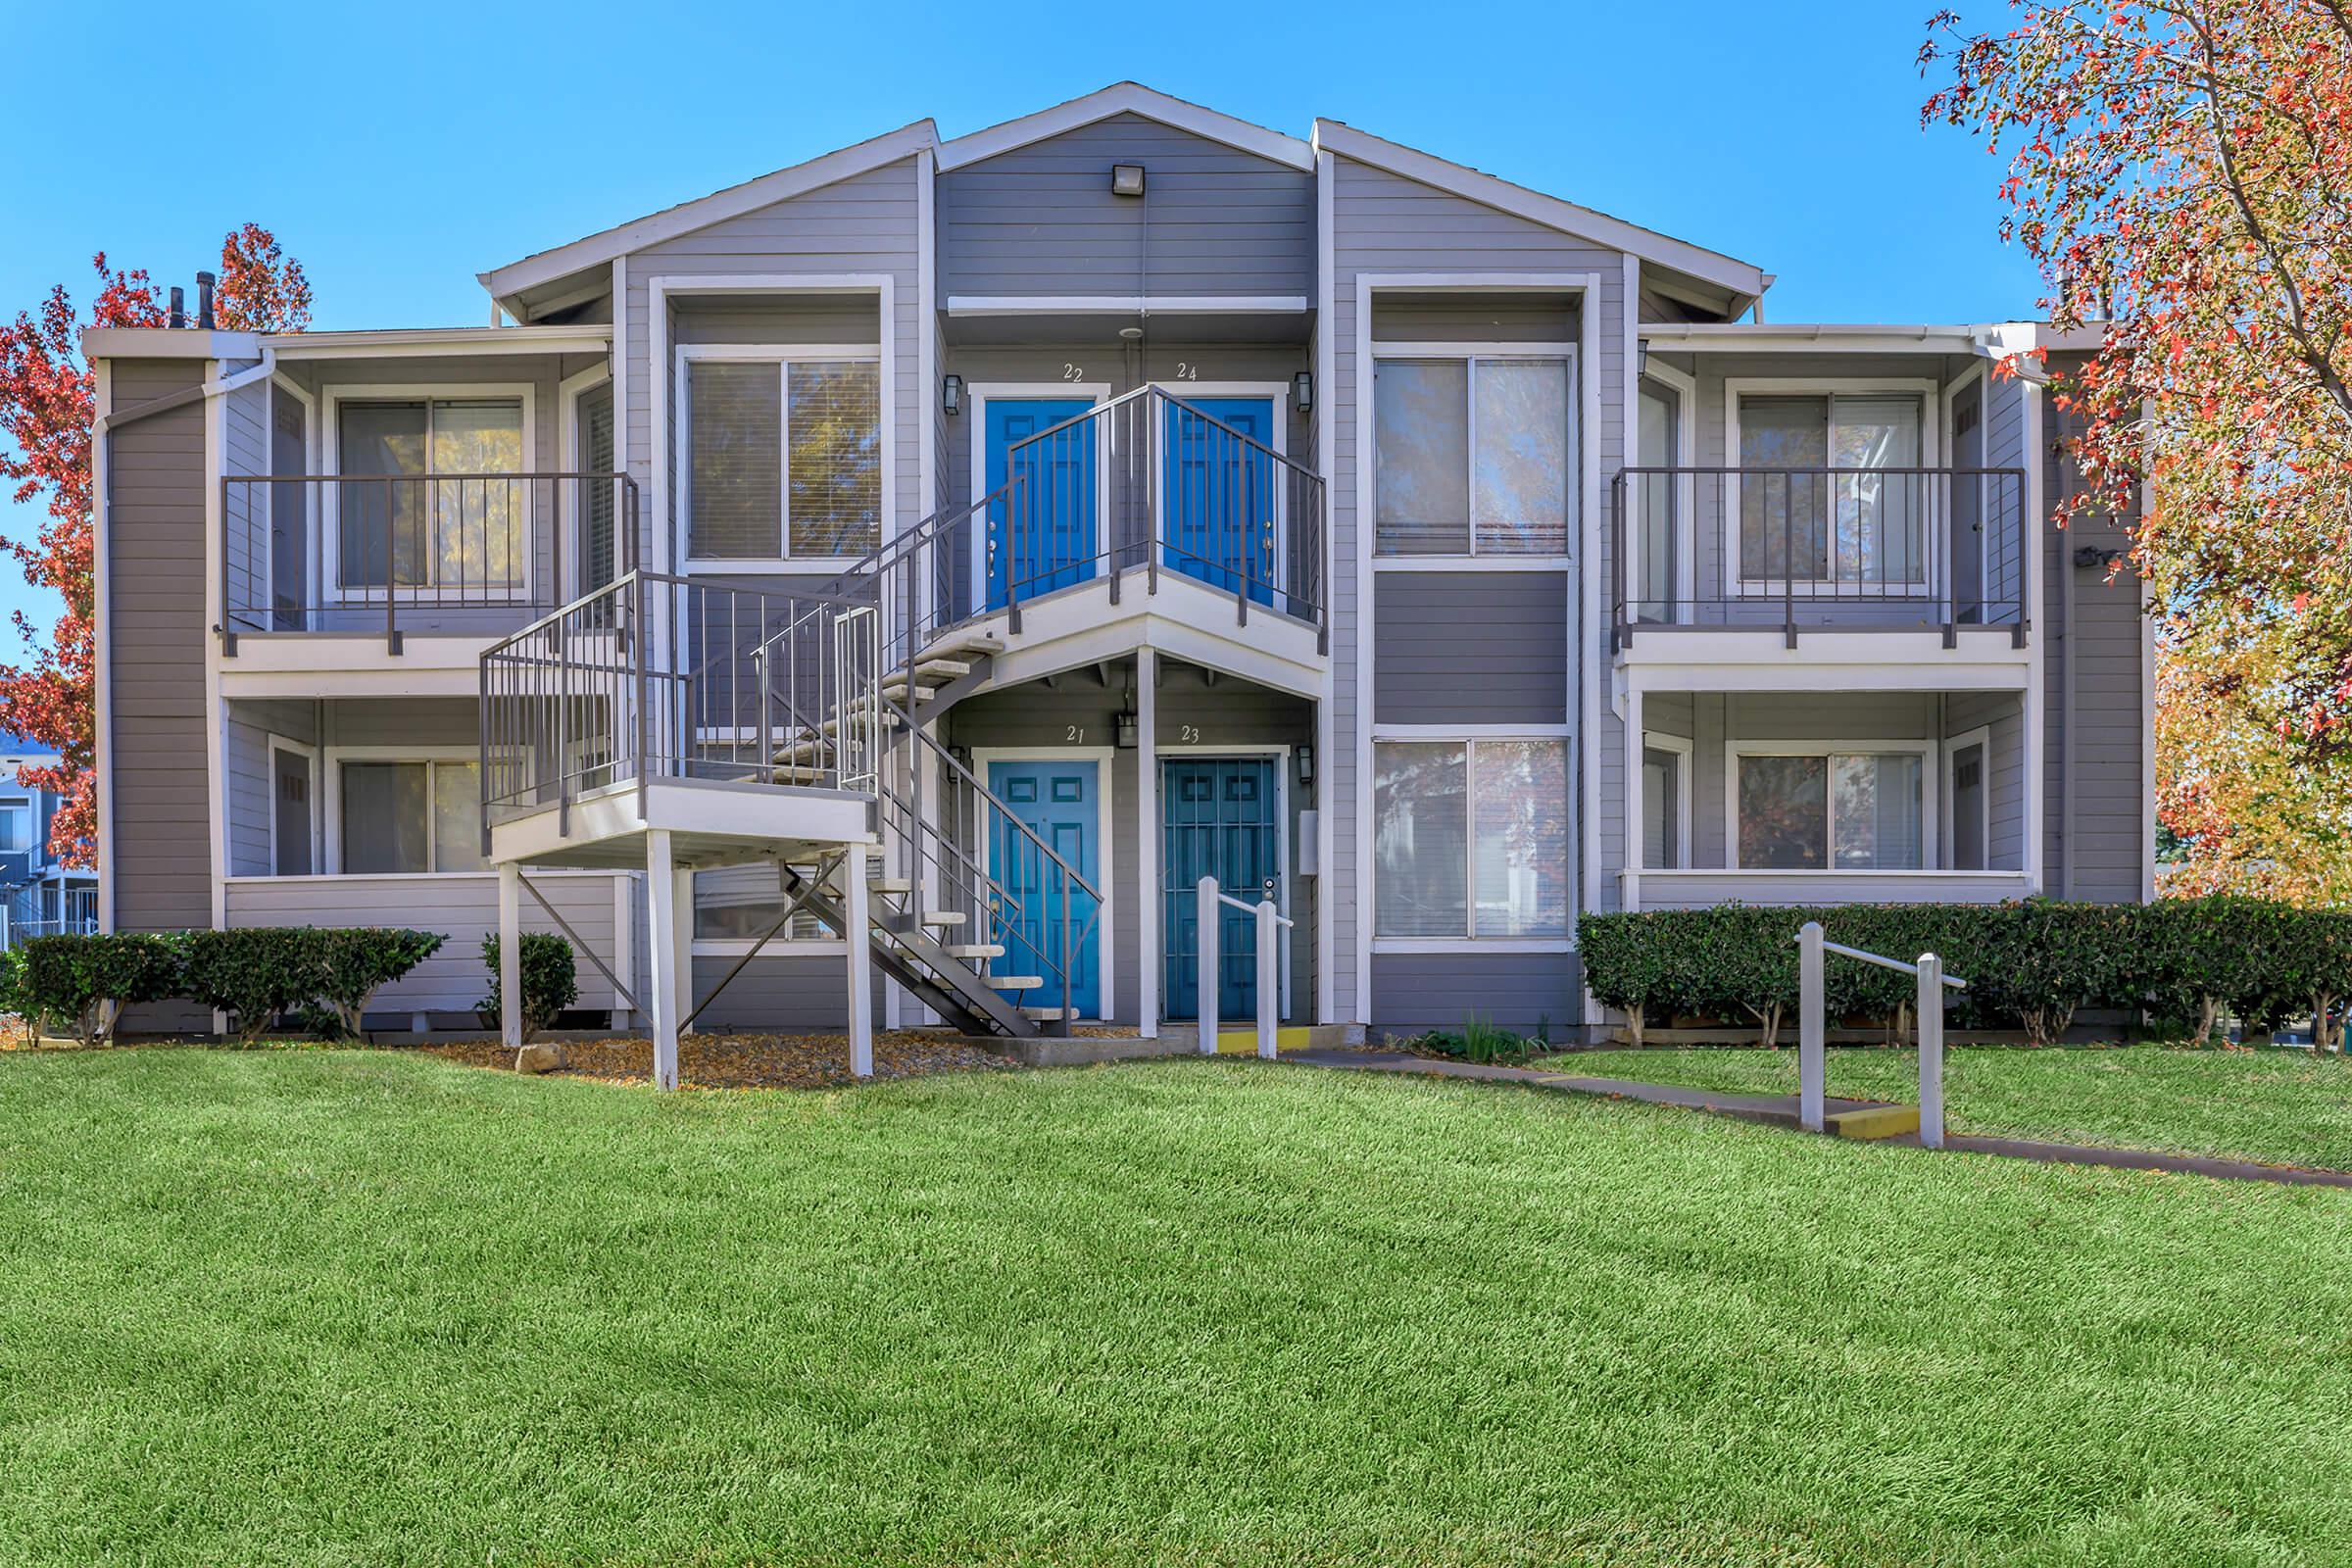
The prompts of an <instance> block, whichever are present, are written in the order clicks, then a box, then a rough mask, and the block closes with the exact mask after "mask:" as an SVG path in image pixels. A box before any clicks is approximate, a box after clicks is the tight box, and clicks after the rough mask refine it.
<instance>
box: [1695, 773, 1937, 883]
mask: <svg viewBox="0 0 2352 1568" xmlns="http://www.w3.org/2000/svg"><path fill="white" fill-rule="evenodd" d="M1936 744H1937V743H1936V742H1935V741H1932V740H1911V739H1902V740H1834V741H1822V740H1800V741H1738V740H1736V741H1732V742H1729V743H1727V744H1726V745H1725V747H1724V749H1723V834H1724V838H1723V850H1724V854H1723V858H1724V861H1725V863H1726V865H1727V866H1728V867H1729V868H1730V869H1732V870H1734V871H1758V872H1765V873H1769V874H1770V875H1773V876H1918V875H1920V874H1922V873H1923V872H1929V871H1936V870H1940V869H1942V867H1941V865H1940V863H1939V862H1940V861H1941V859H1942V842H1941V840H1942V834H1941V832H1940V831H1939V830H1940V828H1941V825H1942V823H1941V818H1940V815H1939V813H1940V811H1941V809H1942V791H1941V790H1940V789H1939V788H1938V779H1937V774H1938V773H1939V772H1940V771H1941V769H1940V768H1939V766H1938V765H1937V762H1936ZM1894 756H1907V757H1917V758H1918V759H1919V760H1920V767H1919V792H1920V802H1919V836H1920V846H1919V864H1918V865H1917V866H1916V867H1914V866H1838V865H1833V864H1830V863H1828V862H1829V860H1830V858H1831V857H1832V856H1833V855H1834V854H1835V853H1836V846H1837V843H1838V792H1837V791H1836V790H1835V789H1830V790H1828V791H1827V792H1826V794H1825V796H1824V799H1823V807H1822V821H1821V825H1822V833H1823V835H1824V836H1823V841H1822V860H1823V862H1824V863H1822V864H1821V865H1819V866H1814V867H1811V868H1806V867H1801V866H1778V865H1742V864H1741V863H1740V760H1742V759H1744V758H1749V757H1819V758H1823V759H1825V760H1826V759H1829V758H1834V757H1894Z"/></svg>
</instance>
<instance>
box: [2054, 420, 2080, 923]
mask: <svg viewBox="0 0 2352 1568" xmlns="http://www.w3.org/2000/svg"><path fill="white" fill-rule="evenodd" d="M2052 412H2053V413H2056V414H2057V416H2058V421H2059V425H2058V435H2057V438H2056V439H2055V440H2053V441H2052V442H2051V446H2050V457H2051V459H2052V461H2053V462H2054V463H2055V465H2056V466H2057V469H2058V478H2059V481H2060V482H2061V483H2062V484H2063V483H2064V482H2065V480H2066V467H2067V460H2066V422H2065V421H2066V416H2065V414H2064V413H2063V412H2060V411H2057V410H2053V411H2052ZM2055 554H2056V556H2057V561H2056V565H2057V568H2058V630H2057V634H2056V636H2055V638H2054V641H2056V643H2057V644H2058V658H2059V661H2060V669H2059V674H2058V735H2057V739H2056V740H2055V742H2054V743H2053V744H2055V745H2056V746H2057V748H2058V897H2060V898H2061V899H2071V898H2073V897H2074V896H2075V644H2074V632H2075V562H2074V552H2073V551H2072V550H2070V549H2068V548H2067V546H2066V543H2065V542H2064V541H2063V540H2061V541H2058V549H2057V551H2056V552H2055Z"/></svg>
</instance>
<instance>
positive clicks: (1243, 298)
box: [948, 294, 1309, 316]
mask: <svg viewBox="0 0 2352 1568" xmlns="http://www.w3.org/2000/svg"><path fill="white" fill-rule="evenodd" d="M1308 303H1309V302H1308V300H1307V297H1306V296H1305V295H1303V294H1232V295H1219V294H951V295H949V296H948V314H949V315H950V316H1223V315H1230V316H1304V315H1305V314H1306V312H1307V309H1308Z"/></svg>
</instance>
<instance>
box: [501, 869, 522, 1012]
mask: <svg viewBox="0 0 2352 1568" xmlns="http://www.w3.org/2000/svg"><path fill="white" fill-rule="evenodd" d="M498 1040H499V1044H500V1045H502V1046H504V1047H505V1048H506V1049H507V1050H509V1051H513V1052H520V1051H521V1050H522V867H521V866H520V865H518V864H516V863H515V861H513V860H501V861H500V862H499V866H498Z"/></svg>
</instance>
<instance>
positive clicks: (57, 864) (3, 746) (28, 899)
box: [0, 732, 98, 948]
mask: <svg viewBox="0 0 2352 1568" xmlns="http://www.w3.org/2000/svg"><path fill="white" fill-rule="evenodd" d="M56 760H57V751H56V748H54V747H49V746H43V745H41V744H40V743H39V742H37V741H29V740H26V739H25V738H24V737H23V736H20V735H10V734H7V733H5V732H0V948H13V947H15V946H16V945H17V944H18V943H20V942H22V941H24V940H25V938H26V937H36V936H49V935H53V934H55V933H57V932H61V931H95V930H97V929H98V879H97V877H95V876H94V875H92V874H91V873H90V872H88V871H77V870H74V869H73V868H71V867H69V866H68V865H67V864H66V863H65V862H64V861H63V860H60V859H59V858H57V857H56V856H55V855H54V854H52V853H51V852H50V849H49V823H50V820H51V819H52V818H54V817H55V816H56V815H57V808H58V803H59V799H60V797H59V796H58V794H57V792H56V791H54V790H37V789H34V788H32V787H31V786H29V785H25V784H20V783H18V782H17V773H18V771H19V769H22V768H26V767H40V766H44V765H46V764H48V763H51V762H54V761H56Z"/></svg>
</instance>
